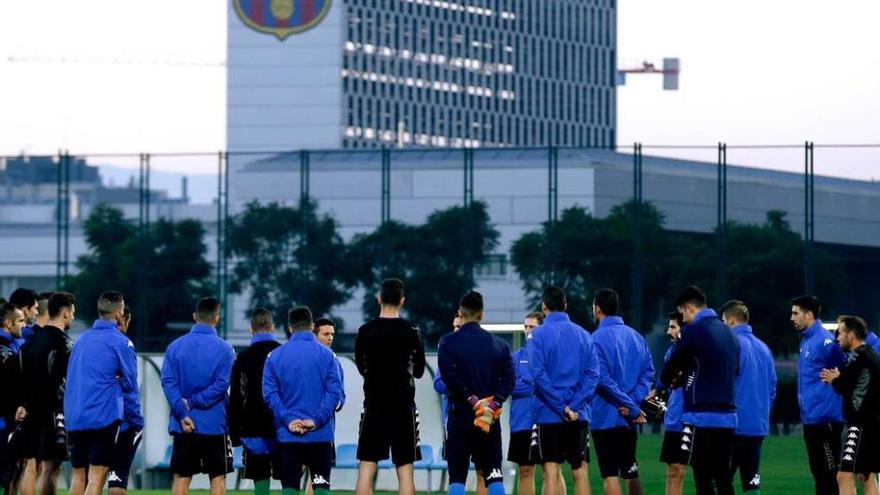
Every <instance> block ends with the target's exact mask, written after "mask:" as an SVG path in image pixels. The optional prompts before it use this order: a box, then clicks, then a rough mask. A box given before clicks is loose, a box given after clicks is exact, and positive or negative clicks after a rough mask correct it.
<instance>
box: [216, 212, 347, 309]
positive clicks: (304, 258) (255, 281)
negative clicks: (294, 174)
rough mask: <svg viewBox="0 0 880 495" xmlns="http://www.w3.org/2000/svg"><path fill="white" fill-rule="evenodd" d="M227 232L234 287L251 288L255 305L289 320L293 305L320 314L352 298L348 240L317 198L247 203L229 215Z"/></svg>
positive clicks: (239, 290) (231, 286) (245, 289)
mask: <svg viewBox="0 0 880 495" xmlns="http://www.w3.org/2000/svg"><path fill="white" fill-rule="evenodd" d="M227 235H228V238H227V242H228V247H229V253H230V254H231V255H232V256H233V257H234V259H235V264H234V269H233V271H232V280H231V283H230V291H231V292H233V293H242V292H244V291H247V292H248V293H249V295H250V304H251V306H252V307H256V306H262V307H265V308H267V309H269V310H270V311H272V312H273V313H274V314H275V315H276V318H277V319H278V321H283V322H286V321H287V310H289V309H290V308H292V307H294V306H298V305H305V306H308V307H309V308H310V309H311V310H312V312H313V313H314V314H315V315H316V317H317V316H323V315H327V314H329V313H330V311H331V310H332V309H333V308H334V307H335V306H337V305H339V304H342V303H345V302H346V301H348V299H349V298H351V291H352V288H353V287H354V285H355V280H354V278H353V277H352V276H351V275H350V270H349V269H347V268H346V266H347V265H348V260H347V259H346V246H345V243H344V242H343V240H342V238H341V237H340V236H339V233H338V226H337V224H336V221H335V220H334V219H333V218H332V217H330V216H328V215H318V212H317V204H316V203H315V202H314V201H305V202H303V203H301V204H300V206H299V207H298V208H292V207H286V206H282V205H279V204H278V203H270V204H266V205H261V204H259V203H257V202H256V201H254V202H251V203H248V204H247V205H246V206H245V209H244V211H243V212H241V213H240V214H239V215H236V216H235V217H234V218H232V219H230V223H229V230H228V233H227ZM341 323H342V322H340V324H341ZM340 326H341V325H340Z"/></svg>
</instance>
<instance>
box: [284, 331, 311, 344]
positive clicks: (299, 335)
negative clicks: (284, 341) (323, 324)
mask: <svg viewBox="0 0 880 495" xmlns="http://www.w3.org/2000/svg"><path fill="white" fill-rule="evenodd" d="M290 340H291V342H293V341H294V340H304V341H308V342H317V341H318V338H317V337H315V332H309V331H306V330H297V331H295V332H293V335H291V336H290Z"/></svg>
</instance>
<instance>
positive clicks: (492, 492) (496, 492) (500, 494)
mask: <svg viewBox="0 0 880 495" xmlns="http://www.w3.org/2000/svg"><path fill="white" fill-rule="evenodd" d="M486 489H487V490H488V491H489V495H504V483H502V482H500V481H496V482H495V483H492V484H490V485H489V486H487V487H486Z"/></svg>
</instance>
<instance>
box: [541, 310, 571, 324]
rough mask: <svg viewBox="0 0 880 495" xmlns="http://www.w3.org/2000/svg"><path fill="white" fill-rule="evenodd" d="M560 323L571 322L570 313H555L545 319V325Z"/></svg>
mask: <svg viewBox="0 0 880 495" xmlns="http://www.w3.org/2000/svg"><path fill="white" fill-rule="evenodd" d="M559 321H571V318H569V317H568V313H566V312H565V311H553V312H552V313H547V316H545V317H544V323H548V322H559Z"/></svg>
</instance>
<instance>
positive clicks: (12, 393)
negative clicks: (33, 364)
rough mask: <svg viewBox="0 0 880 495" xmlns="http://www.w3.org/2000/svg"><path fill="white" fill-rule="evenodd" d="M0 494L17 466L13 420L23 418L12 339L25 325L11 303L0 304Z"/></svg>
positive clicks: (19, 372)
mask: <svg viewBox="0 0 880 495" xmlns="http://www.w3.org/2000/svg"><path fill="white" fill-rule="evenodd" d="M0 318H2V320H0V324H2V327H0V383H3V386H4V387H3V394H2V395H0V495H6V490H7V488H8V487H9V486H10V484H11V483H12V482H13V478H14V475H15V468H16V459H15V457H16V456H15V452H14V449H13V447H12V442H10V437H13V435H12V433H13V432H14V431H15V430H16V423H18V422H20V421H21V420H22V419H24V418H23V417H22V411H23V408H22V407H21V403H22V400H21V399H22V394H21V379H22V375H21V366H20V365H19V356H18V352H17V351H16V349H15V339H17V338H19V337H21V331H22V329H23V328H24V326H25V320H24V312H23V311H22V310H20V309H18V308H17V307H16V306H15V305H14V304H12V303H6V304H3V306H2V307H0Z"/></svg>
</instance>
